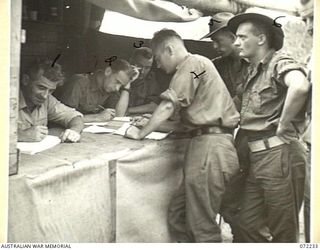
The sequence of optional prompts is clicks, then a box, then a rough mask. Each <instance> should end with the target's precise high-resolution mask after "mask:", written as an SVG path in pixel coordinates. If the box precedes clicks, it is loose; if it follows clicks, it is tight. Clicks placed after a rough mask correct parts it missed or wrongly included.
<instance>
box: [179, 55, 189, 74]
mask: <svg viewBox="0 0 320 250" xmlns="http://www.w3.org/2000/svg"><path fill="white" fill-rule="evenodd" d="M190 56H191V53H188V55H187V56H186V57H185V58H184V59H183V60H182V61H181V62H180V63H179V64H178V65H177V67H176V70H178V69H180V68H181V67H182V65H183V64H184V62H185V61H187V60H188V59H189V58H190Z"/></svg>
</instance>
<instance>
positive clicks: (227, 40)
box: [211, 30, 235, 57]
mask: <svg viewBox="0 0 320 250" xmlns="http://www.w3.org/2000/svg"><path fill="white" fill-rule="evenodd" d="M211 40H212V46H213V48H214V50H215V51H216V52H217V53H218V54H219V56H222V57H226V56H229V55H230V54H231V53H232V52H233V51H234V49H235V47H234V44H233V43H234V37H233V36H232V34H231V32H229V31H223V30H220V31H218V32H217V33H215V34H213V35H212V36H211Z"/></svg>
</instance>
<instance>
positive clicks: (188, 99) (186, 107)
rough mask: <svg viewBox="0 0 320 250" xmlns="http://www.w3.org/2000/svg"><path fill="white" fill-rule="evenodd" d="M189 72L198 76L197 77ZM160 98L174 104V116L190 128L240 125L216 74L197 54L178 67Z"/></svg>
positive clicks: (203, 58) (210, 65)
mask: <svg viewBox="0 0 320 250" xmlns="http://www.w3.org/2000/svg"><path fill="white" fill-rule="evenodd" d="M203 71H205V73H203V74H201V73H202V72H203ZM191 72H195V73H196V74H197V75H200V74H201V75H200V76H198V78H196V76H195V75H194V74H193V73H191ZM161 98H162V99H164V100H169V101H171V102H173V103H174V105H175V113H176V112H179V113H180V117H181V120H182V122H183V123H184V124H185V125H186V126H188V127H191V128H197V127H201V126H221V127H226V128H235V127H236V126H237V124H238V122H239V113H238V111H237V110H236V107H235V105H234V103H233V100H232V98H231V96H230V94H229V92H228V90H227V88H226V86H225V84H224V82H223V80H222V79H221V77H220V75H219V73H218V71H217V70H216V68H215V67H214V65H213V64H212V62H211V61H210V60H209V59H208V58H205V57H203V56H200V55H192V54H189V55H188V56H187V57H186V59H185V60H184V61H183V62H181V63H180V64H179V65H178V66H177V70H176V72H175V74H174V76H173V77H172V79H171V82H170V86H169V89H168V90H166V91H165V92H163V93H162V94H161ZM174 115H176V114H174Z"/></svg>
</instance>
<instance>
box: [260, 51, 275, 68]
mask: <svg viewBox="0 0 320 250" xmlns="http://www.w3.org/2000/svg"><path fill="white" fill-rule="evenodd" d="M275 52H276V51H275V50H274V49H272V50H270V51H269V52H268V53H267V54H266V55H265V57H264V58H263V59H262V60H261V61H260V63H259V64H261V66H262V68H263V69H265V67H267V65H268V64H269V62H270V61H271V59H272V57H273V55H274V53H275Z"/></svg>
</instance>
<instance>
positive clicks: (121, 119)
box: [112, 116, 132, 122]
mask: <svg viewBox="0 0 320 250" xmlns="http://www.w3.org/2000/svg"><path fill="white" fill-rule="evenodd" d="M112 121H119V122H131V121H132V117H130V116H116V117H114V118H113V119H112Z"/></svg>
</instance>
